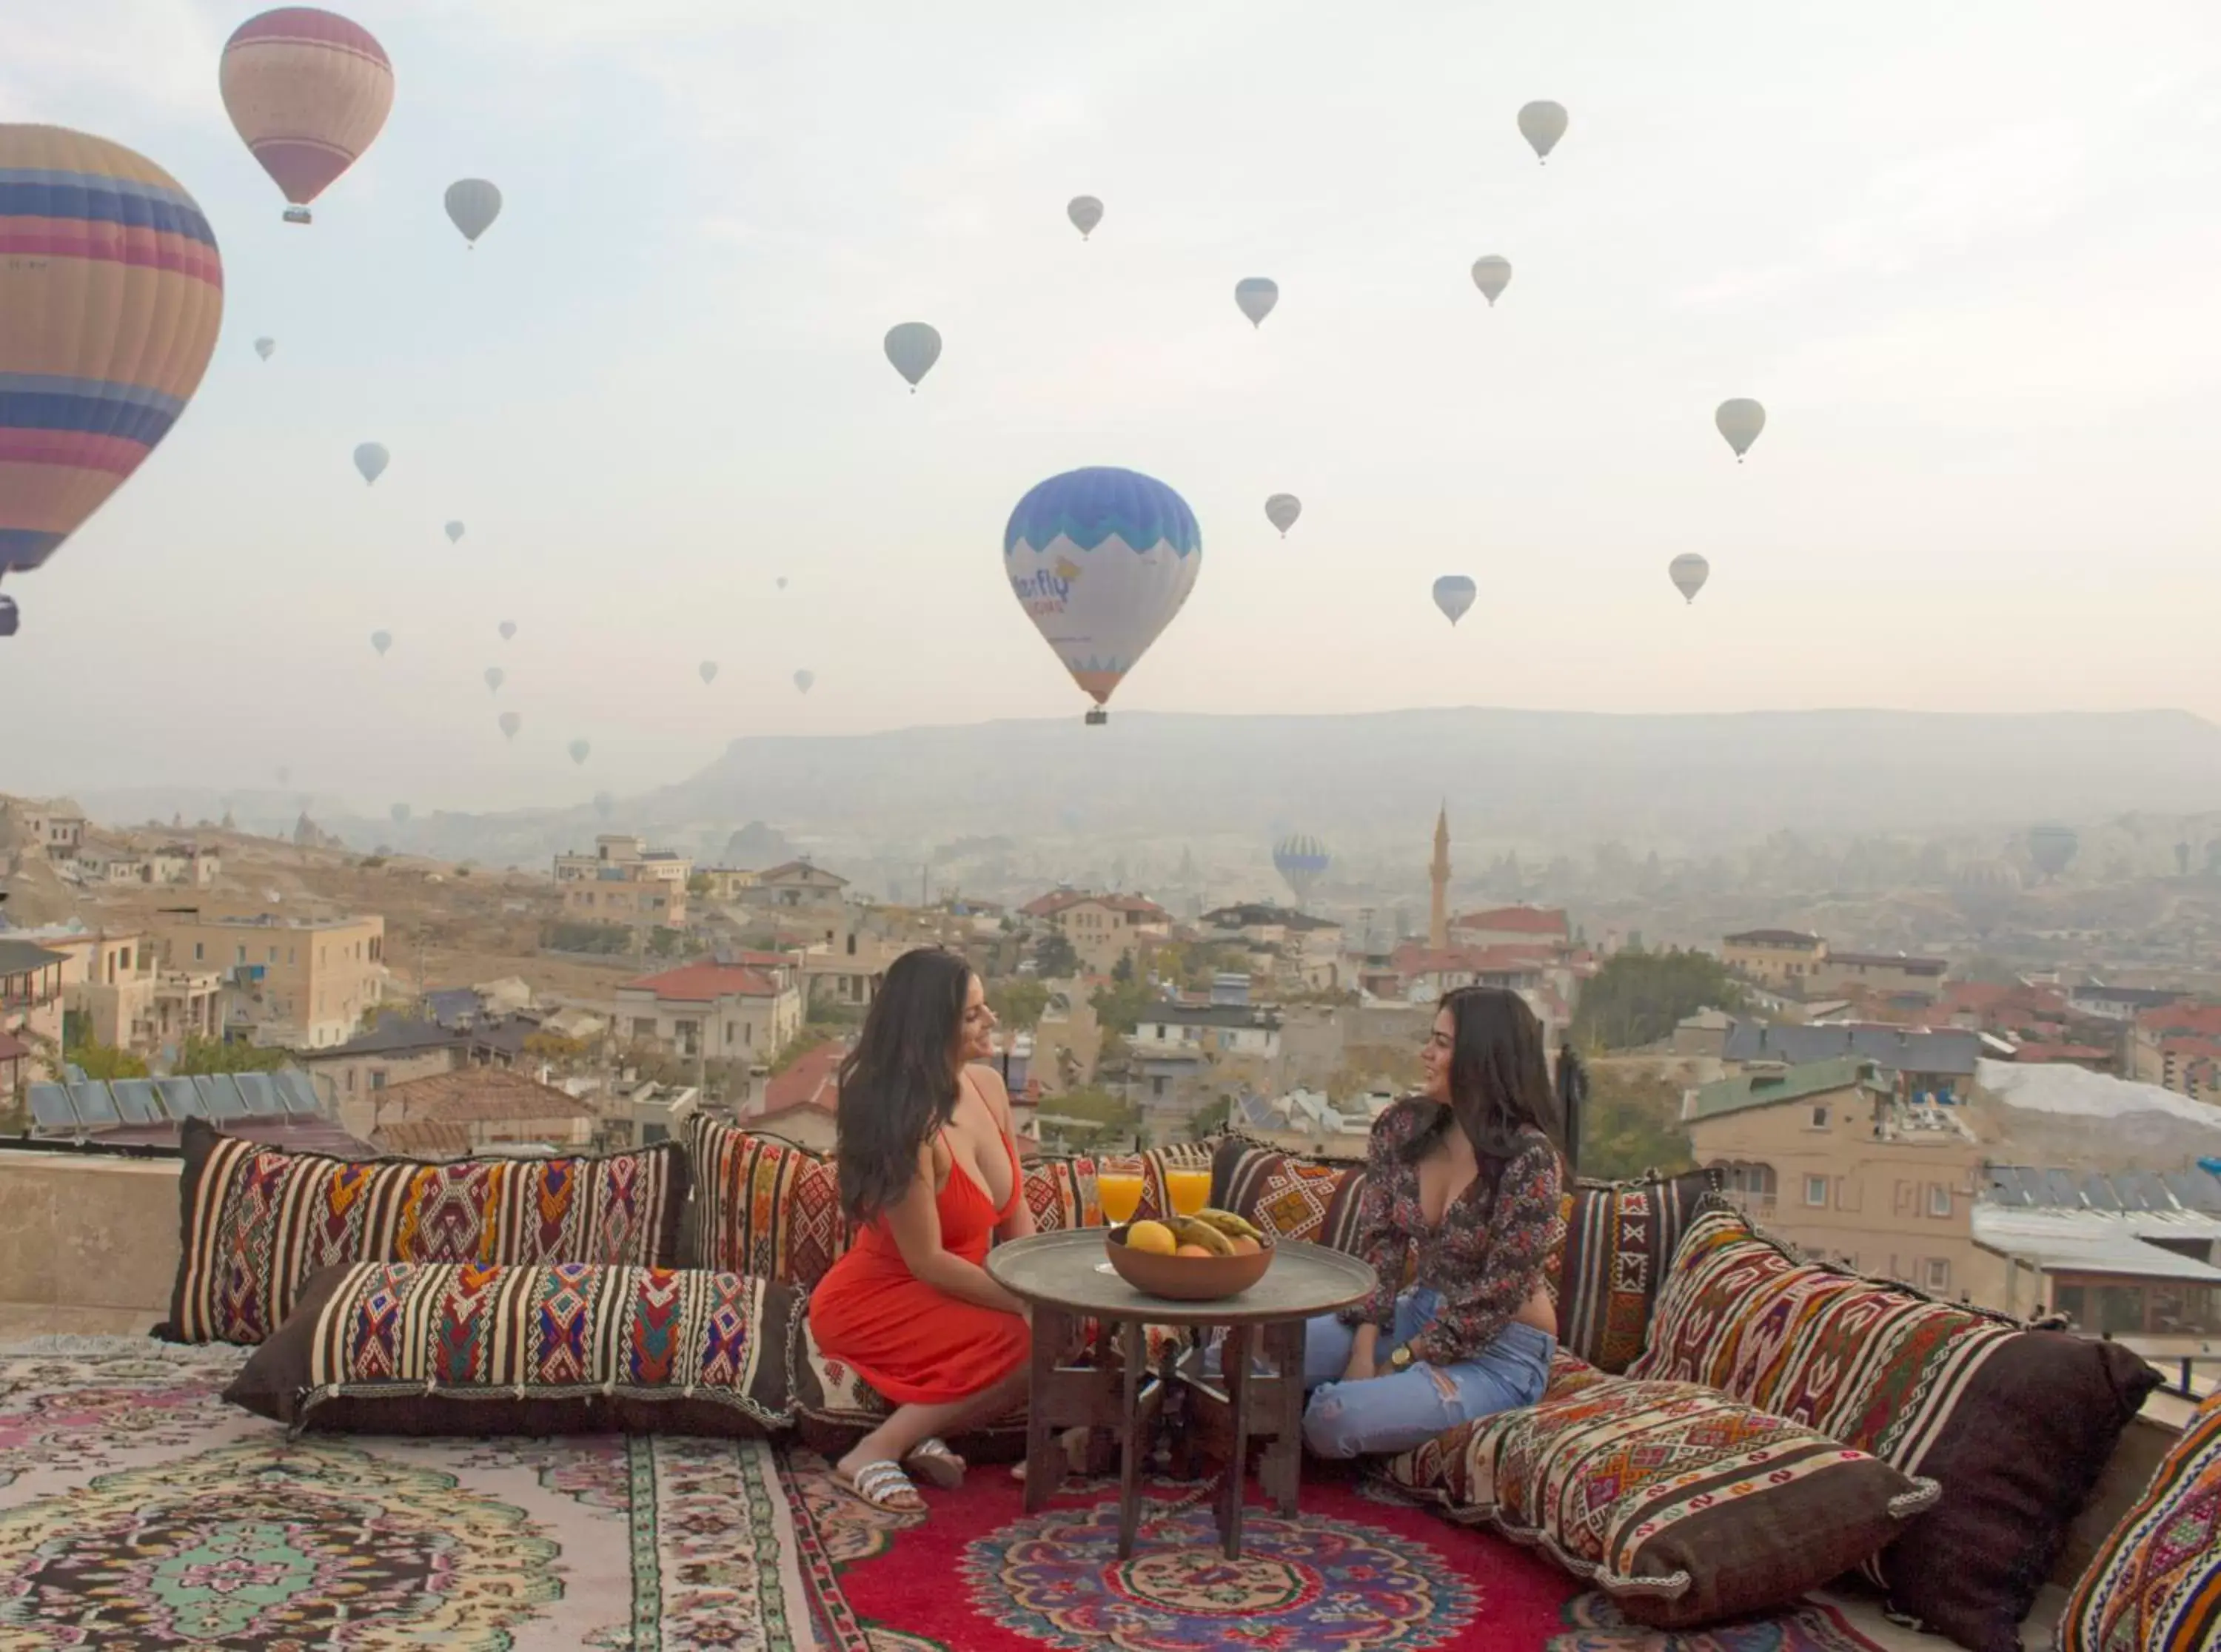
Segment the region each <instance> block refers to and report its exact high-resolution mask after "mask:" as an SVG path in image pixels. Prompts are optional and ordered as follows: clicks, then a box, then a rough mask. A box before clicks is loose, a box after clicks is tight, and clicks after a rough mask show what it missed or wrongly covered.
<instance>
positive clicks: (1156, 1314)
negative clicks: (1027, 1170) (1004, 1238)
mask: <svg viewBox="0 0 2221 1652" xmlns="http://www.w3.org/2000/svg"><path fill="white" fill-rule="evenodd" d="M1107 1231H1108V1230H1106V1229H1104V1228H1099V1227H1092V1228H1076V1229H1071V1230H1067V1231H1063V1232H1060V1233H1042V1234H1036V1235H1035V1237H1032V1238H1029V1239H1014V1240H1012V1241H1010V1243H1009V1244H999V1245H997V1246H996V1247H995V1248H994V1249H993V1250H991V1251H989V1252H988V1253H987V1272H988V1273H989V1275H992V1277H993V1279H994V1281H995V1282H996V1283H997V1284H998V1285H1000V1286H1001V1287H1003V1288H1004V1290H1006V1291H1008V1292H1010V1294H1011V1295H1013V1296H1015V1297H1017V1298H1019V1299H1021V1300H1023V1301H1025V1302H1028V1303H1029V1304H1031V1305H1032V1306H1033V1310H1034V1320H1033V1367H1032V1371H1031V1374H1030V1379H1029V1388H1028V1393H1027V1401H1026V1512H1028V1513H1029V1514H1030V1513H1034V1512H1037V1511H1038V1510H1040V1509H1041V1508H1042V1507H1043V1506H1045V1505H1046V1504H1047V1503H1048V1499H1049V1497H1050V1495H1051V1494H1052V1493H1054V1491H1055V1490H1056V1487H1057V1484H1058V1482H1059V1481H1060V1480H1061V1479H1062V1477H1063V1472H1064V1458H1063V1454H1062V1453H1061V1452H1060V1451H1058V1450H1057V1449H1055V1439H1056V1437H1057V1435H1058V1433H1059V1432H1060V1431H1062V1430H1065V1429H1068V1428H1083V1427H1084V1428H1098V1427H1099V1428H1115V1429H1117V1431H1118V1435H1119V1474H1118V1557H1119V1558H1120V1559H1121V1560H1126V1559H1130V1558H1131V1557H1132V1555H1133V1552H1134V1537H1135V1533H1136V1530H1137V1528H1138V1527H1139V1525H1140V1522H1141V1502H1142V1450H1143V1448H1144V1444H1145V1442H1146V1441H1147V1439H1148V1433H1149V1431H1150V1429H1151V1428H1152V1427H1153V1426H1154V1424H1155V1422H1156V1418H1157V1415H1158V1413H1159V1412H1160V1411H1161V1409H1162V1407H1163V1405H1164V1401H1165V1399H1166V1397H1167V1393H1169V1391H1170V1390H1171V1388H1172V1387H1173V1385H1175V1384H1177V1385H1178V1386H1179V1387H1181V1388H1183V1389H1185V1390H1186V1392H1187V1393H1189V1394H1191V1395H1192V1396H1194V1397H1195V1398H1196V1399H1197V1400H1199V1401H1200V1402H1201V1403H1203V1404H1204V1405H1206V1406H1223V1407H1224V1408H1225V1410H1226V1412H1227V1413H1228V1415H1229V1418H1230V1422H1231V1426H1232V1430H1233V1444H1232V1448H1231V1450H1230V1451H1229V1456H1228V1459H1227V1467H1226V1472H1225V1474H1224V1476H1223V1480H1222V1481H1221V1482H1220V1485H1219V1487H1218V1494H1217V1503H1216V1511H1215V1512H1216V1514H1217V1523H1218V1530H1219V1534H1220V1536H1221V1537H1223V1539H1224V1540H1225V1543H1226V1555H1227V1558H1228V1559H1229V1560H1239V1559H1240V1558H1241V1557H1242V1474H1243V1472H1244V1469H1243V1464H1244V1460H1245V1459H1246V1458H1247V1456H1248V1445H1249V1443H1250V1442H1251V1441H1252V1440H1258V1441H1261V1442H1264V1443H1265V1450H1264V1452H1263V1454H1262V1458H1261V1462H1260V1464H1259V1469H1258V1481H1259V1483H1260V1484H1261V1486H1262V1487H1264V1489H1265V1492H1266V1494H1267V1496H1269V1497H1271V1498H1272V1499H1273V1502H1274V1504H1275V1505H1276V1506H1277V1507H1278V1508H1279V1512H1281V1513H1282V1514H1283V1515H1292V1514H1293V1513H1294V1512H1296V1489H1297V1486H1298V1481H1299V1478H1300V1475H1301V1472H1302V1462H1303V1415H1304V1321H1305V1320H1306V1319H1309V1318H1312V1317H1313V1316H1314V1315H1317V1314H1321V1313H1326V1312H1331V1311H1332V1310H1333V1309H1336V1308H1339V1307H1344V1306H1348V1304H1350V1303H1352V1302H1358V1301H1362V1300H1364V1299H1365V1298H1366V1297H1367V1295H1369V1294H1371V1293H1372V1290H1373V1285H1374V1283H1375V1279H1374V1275H1373V1269H1370V1268H1368V1267H1367V1266H1366V1265H1365V1264H1364V1263H1363V1262H1360V1261H1359V1260H1358V1259H1357V1258H1356V1257H1354V1256H1346V1255H1344V1254H1343V1253H1342V1252H1341V1251H1339V1250H1329V1249H1327V1248H1326V1247H1325V1246H1324V1245H1317V1244H1302V1243H1300V1242H1298V1241H1294V1240H1283V1241H1282V1242H1281V1243H1279V1244H1276V1245H1275V1246H1273V1265H1272V1267H1271V1268H1269V1269H1267V1270H1266V1273H1265V1276H1264V1278H1262V1279H1261V1280H1259V1281H1257V1282H1256V1283H1255V1284H1254V1285H1252V1286H1251V1287H1249V1288H1248V1290H1246V1291H1244V1292H1242V1294H1240V1295H1239V1296H1230V1297H1228V1298H1226V1299H1225V1300H1223V1301H1218V1302H1174V1301H1172V1300H1168V1299H1167V1298H1164V1297H1161V1296H1150V1295H1148V1294H1144V1293H1142V1292H1141V1291H1137V1290H1136V1289H1135V1288H1134V1287H1132V1286H1131V1285H1129V1284H1128V1283H1127V1282H1126V1281H1124V1280H1123V1279H1121V1278H1120V1277H1119V1276H1118V1275H1117V1273H1116V1272H1114V1271H1113V1270H1112V1269H1111V1267H1110V1261H1109V1259H1108V1257H1107V1256H1106V1255H1105V1253H1104V1234H1105V1233H1106V1232H1107ZM1083 1318H1093V1319H1095V1320H1096V1321H1098V1324H1099V1325H1101V1326H1102V1327H1104V1330H1105V1331H1107V1330H1108V1329H1109V1328H1110V1327H1111V1326H1114V1325H1115V1326H1117V1328H1118V1330H1119V1331H1120V1332H1121V1333H1122V1343H1123V1355H1124V1357H1123V1360H1122V1361H1121V1362H1120V1363H1121V1366H1122V1368H1123V1369H1122V1370H1119V1371H1113V1370H1111V1369H1110V1368H1109V1367H1108V1366H1107V1365H1105V1364H1101V1363H1098V1364H1094V1365H1073V1364H1069V1363H1067V1362H1065V1360H1064V1357H1063V1356H1064V1355H1065V1353H1066V1350H1068V1349H1069V1348H1071V1346H1072V1345H1073V1340H1074V1332H1075V1331H1076V1330H1077V1328H1078V1323H1079V1321H1080V1320H1081V1319H1083ZM1147 1325H1195V1326H1217V1325H1223V1326H1224V1327H1225V1328H1226V1340H1225V1343H1224V1344H1223V1350H1222V1353H1221V1356H1220V1362H1219V1364H1220V1372H1219V1375H1211V1374H1210V1373H1207V1372H1206V1371H1204V1365H1203V1356H1202V1350H1201V1349H1200V1348H1197V1349H1192V1350H1189V1352H1188V1354H1187V1356H1186V1357H1185V1358H1182V1359H1180V1360H1178V1361H1175V1362H1173V1363H1172V1364H1171V1365H1170V1366H1168V1368H1167V1369H1166V1370H1164V1371H1162V1372H1148V1371H1146V1370H1145V1368H1146V1366H1147V1365H1148V1337H1147V1334H1146V1332H1145V1331H1144V1329H1143V1328H1144V1327H1145V1326H1147ZM1104 1341H1105V1342H1107V1341H1108V1338H1107V1337H1106V1338H1104ZM1253 1353H1262V1354H1263V1355H1264V1356H1265V1358H1266V1360H1267V1362H1269V1363H1270V1365H1271V1373H1270V1374H1269V1375H1267V1374H1264V1373H1259V1372H1255V1371H1253V1370H1252V1369H1251V1366H1252V1364H1253V1360H1252V1355H1253Z"/></svg>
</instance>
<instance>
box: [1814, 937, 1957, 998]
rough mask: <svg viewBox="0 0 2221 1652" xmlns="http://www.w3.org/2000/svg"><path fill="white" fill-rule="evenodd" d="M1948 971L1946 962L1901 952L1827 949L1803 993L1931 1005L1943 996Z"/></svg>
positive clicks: (1943, 959) (1948, 965) (1948, 962)
mask: <svg viewBox="0 0 2221 1652" xmlns="http://www.w3.org/2000/svg"><path fill="white" fill-rule="evenodd" d="M1950 967H1951V965H1950V961H1949V959H1946V958H1924V957H1911V956H1910V955H1908V954H1906V953H1904V952H1838V951H1835V950H1834V949H1833V948H1829V949H1828V951H1827V952H1826V955H1825V956H1824V957H1823V958H1822V959H1821V961H1820V969H1819V974H1818V976H1817V980H1815V981H1812V982H1810V983H1808V984H1807V986H1806V987H1805V991H1806V992H1807V993H1808V994H1811V993H1871V994H1874V995H1875V996H1877V997H1880V998H1910V999H1913V1000H1917V1001H1934V1000H1936V999H1937V998H1939V997H1941V996H1942V995H1943V977H1944V976H1945V975H1946V974H1947V973H1948V972H1949V969H1950Z"/></svg>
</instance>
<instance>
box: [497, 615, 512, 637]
mask: <svg viewBox="0 0 2221 1652" xmlns="http://www.w3.org/2000/svg"><path fill="white" fill-rule="evenodd" d="M497 629H498V630H499V631H500V633H501V639H502V640H503V641H504V642H507V641H509V640H510V638H512V637H514V636H516V620H503V621H502V622H501V624H500V626H499V627H497Z"/></svg>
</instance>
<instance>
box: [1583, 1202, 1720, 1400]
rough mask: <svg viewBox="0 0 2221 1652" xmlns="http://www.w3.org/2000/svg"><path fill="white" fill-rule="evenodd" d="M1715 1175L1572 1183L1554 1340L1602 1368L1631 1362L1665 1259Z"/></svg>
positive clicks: (1639, 1350) (1621, 1366) (1637, 1351)
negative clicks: (1556, 1334)
mask: <svg viewBox="0 0 2221 1652" xmlns="http://www.w3.org/2000/svg"><path fill="white" fill-rule="evenodd" d="M1714 1181H1715V1178H1714V1176H1713V1175H1712V1173H1711V1171H1710V1170H1690V1171H1687V1172H1685V1173H1684V1174H1682V1175H1677V1176H1671V1177H1661V1176H1655V1175H1652V1176H1643V1177H1640V1178H1637V1179H1636V1180H1632V1181H1579V1182H1576V1183H1575V1184H1574V1185H1573V1191H1572V1193H1571V1194H1570V1196H1569V1201H1568V1208H1567V1213H1566V1249H1565V1254H1564V1256H1563V1258H1562V1260H1561V1262H1560V1263H1559V1274H1558V1280H1557V1295H1558V1340H1559V1342H1560V1343H1562V1344H1563V1345H1564V1346H1565V1347H1566V1348H1567V1349H1569V1350H1572V1351H1573V1353H1575V1354H1578V1355H1579V1356H1580V1357H1581V1358H1583V1359H1585V1360H1586V1361H1588V1362H1590V1363H1591V1364H1592V1365H1594V1366H1595V1367H1596V1368H1598V1370H1601V1371H1611V1372H1615V1373H1617V1372H1621V1371H1624V1370H1626V1369H1627V1368H1628V1367H1629V1366H1630V1365H1632V1364H1634V1363H1635V1361H1636V1357H1637V1356H1639V1355H1640V1354H1641V1353H1642V1342H1643V1337H1644V1335H1645V1334H1646V1333H1647V1332H1648V1331H1649V1329H1650V1313H1651V1309H1652V1307H1653V1306H1654V1305H1655V1303H1656V1301H1657V1300H1658V1289H1659V1287H1660V1286H1661V1285H1662V1284H1663V1283H1664V1282H1665V1279H1666V1269H1667V1264H1668V1263H1670V1262H1672V1261H1673V1260H1674V1250H1675V1249H1676V1247H1678V1246H1679V1245H1680V1243H1681V1236H1682V1235H1683V1234H1684V1233H1686V1231H1688V1228H1689V1224H1690V1223H1691V1222H1692V1221H1693V1220H1694V1219H1696V1216H1697V1213H1698V1212H1699V1210H1700V1209H1701V1208H1703V1207H1704V1205H1705V1200H1706V1199H1708V1198H1709V1197H1710V1196H1711V1192H1712V1188H1713V1183H1714Z"/></svg>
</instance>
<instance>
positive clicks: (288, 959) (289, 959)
mask: <svg viewBox="0 0 2221 1652" xmlns="http://www.w3.org/2000/svg"><path fill="white" fill-rule="evenodd" d="M285 962H286V963H292V962H293V949H292V948H291V947H290V946H289V947H287V948H286V949H285Z"/></svg>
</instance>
